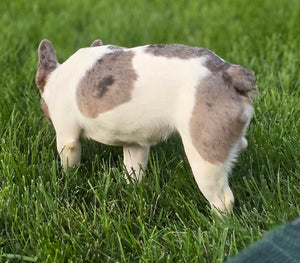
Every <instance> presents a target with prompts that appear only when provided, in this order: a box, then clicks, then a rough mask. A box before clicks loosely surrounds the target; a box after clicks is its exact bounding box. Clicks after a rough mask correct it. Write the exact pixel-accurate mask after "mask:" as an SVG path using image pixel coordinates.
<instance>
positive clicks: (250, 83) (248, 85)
mask: <svg viewBox="0 0 300 263" xmlns="http://www.w3.org/2000/svg"><path fill="white" fill-rule="evenodd" d="M223 79H224V81H225V82H227V83H230V84H231V85H232V86H233V87H234V88H235V89H236V90H237V91H238V92H239V93H241V94H243V95H246V96H248V94H249V95H250V94H251V95H254V94H255V93H256V92H257V89H256V79H255V76H254V72H253V71H251V70H249V69H245V68H243V67H242V66H239V65H232V66H231V67H229V68H228V70H227V71H226V72H224V73H223Z"/></svg>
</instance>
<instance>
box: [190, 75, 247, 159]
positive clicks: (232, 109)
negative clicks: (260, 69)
mask: <svg viewBox="0 0 300 263" xmlns="http://www.w3.org/2000/svg"><path fill="white" fill-rule="evenodd" d="M249 103H250V100H249V99H248V98H247V97H244V96H241V95H240V94H239V93H238V92H237V91H236V89H235V88H234V87H232V86H228V85H226V84H225V83H224V81H223V79H222V77H221V76H220V75H218V74H213V75H211V76H209V77H207V78H206V79H204V80H203V81H201V83H199V85H198V87H197V92H196V102H195V107H194V110H193V113H192V117H191V120H190V133H191V137H192V142H193V145H194V146H195V148H196V149H197V151H198V152H199V154H200V155H201V157H202V158H203V159H205V160H206V161H209V162H211V163H223V162H225V161H226V160H227V158H228V157H229V152H230V150H231V149H232V147H233V145H234V143H235V142H236V141H237V139H238V138H240V137H241V136H242V135H243V130H244V127H245V125H246V121H247V120H243V119H242V118H241V116H242V114H243V112H244V109H245V105H246V104H249Z"/></svg>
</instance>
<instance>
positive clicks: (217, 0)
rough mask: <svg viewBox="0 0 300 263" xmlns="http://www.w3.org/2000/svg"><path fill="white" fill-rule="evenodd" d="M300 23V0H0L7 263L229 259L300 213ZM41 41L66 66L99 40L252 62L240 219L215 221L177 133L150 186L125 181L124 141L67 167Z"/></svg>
mask: <svg viewBox="0 0 300 263" xmlns="http://www.w3.org/2000/svg"><path fill="white" fill-rule="evenodd" d="M299 21H300V3H299V1H298V0H289V1H281V0H259V1H258V0H252V1H242V0H228V1H222V0H212V1H203V0H202V1H194V0H188V1H163V0H154V1H146V0H141V1H137V0H126V1H125V0H115V1H92V0H87V1H74V0H72V1H71V0H53V1H41V0H38V1H27V0H26V1H25V0H2V1H0V32H1V34H0V65H1V66H0V67H1V71H0V86H1V89H0V90H1V96H0V134H1V139H0V262H1V261H2V262H99V261H100V262H101V261H103V262H222V261H223V260H224V259H225V258H227V257H229V256H231V255H234V254H236V253H238V252H239V251H240V250H242V249H243V248H245V247H247V246H248V245H249V244H251V243H253V242H254V241H256V240H257V239H259V238H260V237H261V236H262V235H263V234H264V233H265V232H266V231H268V230H270V229H272V228H273V227H274V226H275V225H278V224H282V223H284V222H287V221H290V220H293V219H295V218H296V217H297V216H299V214H300V183H299V182H300V156H299V155H300V154H299V153H300V151H299V149H300V136H299V133H300V107H299V105H300V99H299V98H300V89H299V85H300V82H299V71H300V48H299V43H300V27H299ZM43 38H48V39H50V40H51V41H52V43H53V44H54V46H55V48H56V51H57V55H58V58H59V60H60V61H63V60H65V59H66V58H67V57H68V56H70V55H71V54H72V53H73V52H75V50H77V49H78V48H80V47H84V46H89V45H90V44H91V43H92V42H93V41H94V40H95V39H97V38H100V39H101V40H102V41H103V42H104V43H109V44H115V45H121V46H137V45H142V44H149V43H183V44H188V45H192V46H202V47H206V48H209V49H212V50H214V51H215V52H216V53H217V54H219V55H220V56H222V57H223V58H224V59H226V60H228V61H230V62H232V63H236V64H241V65H243V66H245V67H248V68H251V69H253V70H254V71H255V72H256V76H257V85H258V88H259V91H260V96H259V97H258V98H257V99H256V100H255V115H254V117H253V119H252V122H251V125H250V130H249V132H248V135H247V139H248V141H249V147H248V150H247V151H246V152H245V153H243V154H242V155H241V156H240V158H239V159H238V162H237V164H236V166H235V168H234V170H233V171H232V174H231V177H230V184H231V186H232V190H233V193H234V195H235V199H236V203H235V207H234V210H233V213H232V214H230V215H228V217H226V218H225V219H224V222H222V221H220V220H218V218H216V217H215V216H214V215H211V213H210V209H209V205H208V203H207V201H206V200H205V199H204V197H203V196H202V195H201V193H200V192H199V190H198V188H197V186H196V183H195V181H194V179H193V176H192V173H191V170H190V167H189V165H188V162H187V159H186V157H185V155H184V151H183V148H182V144H181V141H180V138H178V137H177V136H174V137H172V138H170V139H169V140H168V141H167V142H164V143H161V144H159V145H158V146H156V147H153V149H152V151H151V156H150V160H149V169H148V172H147V176H146V178H145V179H144V180H143V181H142V182H141V183H140V184H136V185H132V184H129V185H127V184H126V182H125V180H124V178H123V175H122V173H123V171H122V158H121V153H122V150H121V149H120V148H113V147H109V146H105V145H100V144H98V143H96V142H92V141H83V158H82V159H83V160H82V164H81V165H80V166H79V167H78V168H77V169H73V170H70V171H69V172H68V173H67V175H64V174H63V172H62V169H61V167H60V164H59V158H58V155H57V152H56V147H55V133H54V131H53V128H52V127H51V126H49V125H48V124H47V122H46V121H45V120H44V118H43V116H42V113H41V110H40V106H39V91H38V89H37V88H36V86H35V83H34V77H35V70H36V64H37V54H36V53H37V52H36V51H37V46H38V44H39V42H40V41H41V39H43ZM62 88H63V87H62Z"/></svg>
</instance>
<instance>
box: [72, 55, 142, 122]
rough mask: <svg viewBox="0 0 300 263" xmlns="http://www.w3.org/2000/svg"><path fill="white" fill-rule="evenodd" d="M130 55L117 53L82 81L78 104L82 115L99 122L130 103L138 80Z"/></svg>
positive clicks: (88, 73)
mask: <svg viewBox="0 0 300 263" xmlns="http://www.w3.org/2000/svg"><path fill="white" fill-rule="evenodd" d="M133 55H134V53H133V52H131V51H123V50H117V51H115V52H112V53H109V54H106V55H104V57H103V58H101V59H99V60H98V61H97V62H96V64H95V65H94V66H93V68H92V69H90V70H89V71H88V72H87V73H86V75H85V77H84V78H83V79H82V80H81V81H80V83H79V85H78V88H77V91H76V100H77V104H78V107H79V109H80V111H81V112H82V114H83V115H84V116H86V117H88V118H96V117H97V116H98V114H100V113H103V112H106V111H109V110H111V109H113V108H114V107H116V106H118V105H120V104H122V103H125V102H127V101H129V100H130V99H131V91H132V89H133V83H134V81H135V80H136V78H137V75H136V72H135V71H134V70H133V68H132V58H133Z"/></svg>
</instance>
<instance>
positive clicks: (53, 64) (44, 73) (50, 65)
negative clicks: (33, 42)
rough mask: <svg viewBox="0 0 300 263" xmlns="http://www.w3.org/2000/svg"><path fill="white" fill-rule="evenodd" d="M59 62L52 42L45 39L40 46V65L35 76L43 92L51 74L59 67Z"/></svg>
mask: <svg viewBox="0 0 300 263" xmlns="http://www.w3.org/2000/svg"><path fill="white" fill-rule="evenodd" d="M57 65H58V62H57V58H56V53H55V50H54V47H53V46H52V43H51V42H50V41H49V40H47V39H44V40H42V41H41V43H40V45H39V48H38V66H37V73H36V76H35V82H36V85H37V86H38V88H39V89H40V91H41V92H44V87H45V85H46V83H47V79H48V76H49V74H50V73H51V72H52V71H54V70H55V69H56V68H57Z"/></svg>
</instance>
